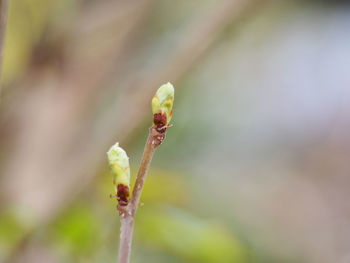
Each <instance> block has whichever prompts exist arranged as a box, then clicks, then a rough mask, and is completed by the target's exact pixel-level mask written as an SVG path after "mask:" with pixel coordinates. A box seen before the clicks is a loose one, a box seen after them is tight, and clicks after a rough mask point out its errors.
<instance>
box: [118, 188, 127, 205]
mask: <svg viewBox="0 0 350 263" xmlns="http://www.w3.org/2000/svg"><path fill="white" fill-rule="evenodd" d="M129 195H130V191H129V187H128V186H126V185H123V184H118V186H117V199H118V202H119V205H121V206H126V205H127V204H128V202H129Z"/></svg>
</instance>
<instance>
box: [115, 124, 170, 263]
mask: <svg viewBox="0 0 350 263" xmlns="http://www.w3.org/2000/svg"><path fill="white" fill-rule="evenodd" d="M164 139H165V131H164V132H159V131H157V129H156V128H155V127H153V126H152V127H151V128H150V129H149V135H148V138H147V142H146V145H145V149H144V151H143V155H142V160H141V164H140V168H139V171H138V173H137V177H136V182H135V186H134V190H133V192H132V197H131V200H130V202H129V204H128V205H127V206H120V205H118V210H119V215H120V217H121V234H120V245H119V256H118V262H119V263H129V262H130V252H131V243H132V234H133V230H134V221H135V215H136V211H137V207H138V205H139V202H140V197H141V193H142V189H143V185H144V183H145V180H146V177H147V172H148V169H149V166H150V164H151V161H152V157H153V154H154V152H155V150H156V148H157V147H158V146H159V145H160V144H162V142H163V141H164Z"/></svg>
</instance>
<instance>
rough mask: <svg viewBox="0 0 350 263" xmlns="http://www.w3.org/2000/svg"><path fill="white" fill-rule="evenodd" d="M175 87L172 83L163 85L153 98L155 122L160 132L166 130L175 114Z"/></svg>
mask: <svg viewBox="0 0 350 263" xmlns="http://www.w3.org/2000/svg"><path fill="white" fill-rule="evenodd" d="M173 104H174V87H173V85H172V84H171V83H169V82H168V83H167V84H164V85H162V86H161V87H160V88H159V89H158V90H157V92H156V94H155V95H154V97H153V99H152V112H153V124H154V126H155V127H156V128H157V130H158V131H159V132H161V131H163V132H164V131H165V129H164V127H166V126H168V125H169V122H170V120H171V117H172V116H173Z"/></svg>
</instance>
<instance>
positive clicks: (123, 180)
mask: <svg viewBox="0 0 350 263" xmlns="http://www.w3.org/2000/svg"><path fill="white" fill-rule="evenodd" d="M107 157H108V163H109V167H110V169H111V173H112V175H113V184H114V188H115V191H116V194H117V199H118V202H119V204H120V205H123V206H125V205H127V204H128V202H129V195H130V165H129V157H128V155H127V154H126V152H125V151H124V149H123V148H121V147H119V143H116V144H114V145H113V146H112V147H111V148H110V149H109V151H108V152H107Z"/></svg>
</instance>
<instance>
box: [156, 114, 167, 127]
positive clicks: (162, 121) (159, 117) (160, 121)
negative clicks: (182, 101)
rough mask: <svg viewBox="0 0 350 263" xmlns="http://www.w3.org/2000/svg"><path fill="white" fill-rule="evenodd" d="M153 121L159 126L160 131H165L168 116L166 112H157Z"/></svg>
mask: <svg viewBox="0 0 350 263" xmlns="http://www.w3.org/2000/svg"><path fill="white" fill-rule="evenodd" d="M153 123H154V125H155V126H156V128H157V131H159V132H165V129H161V128H163V127H164V126H165V125H166V124H167V117H166V113H163V114H162V113H156V114H154V115H153Z"/></svg>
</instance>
